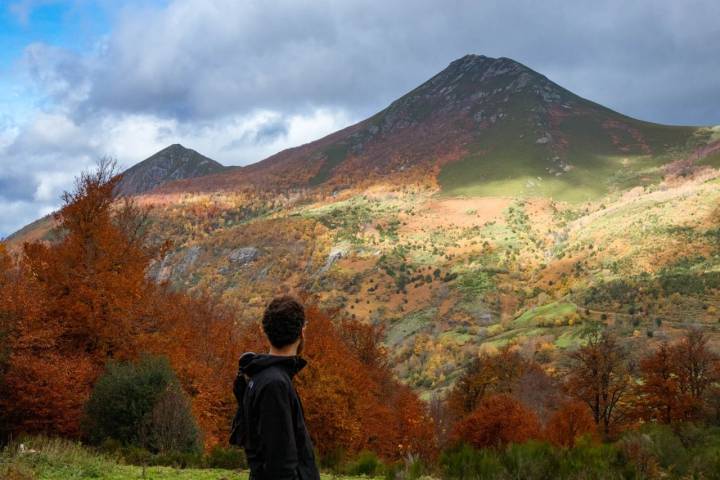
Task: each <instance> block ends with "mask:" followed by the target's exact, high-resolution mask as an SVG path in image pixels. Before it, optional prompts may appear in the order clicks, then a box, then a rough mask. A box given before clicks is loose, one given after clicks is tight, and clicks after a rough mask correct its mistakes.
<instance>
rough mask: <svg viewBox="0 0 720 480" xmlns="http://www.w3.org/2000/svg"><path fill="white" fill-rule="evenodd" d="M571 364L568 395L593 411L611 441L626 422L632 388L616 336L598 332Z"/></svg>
mask: <svg viewBox="0 0 720 480" xmlns="http://www.w3.org/2000/svg"><path fill="white" fill-rule="evenodd" d="M568 360H569V367H568V371H567V375H566V377H567V381H566V387H567V390H568V392H569V394H570V395H572V396H573V397H575V398H576V399H578V400H580V401H582V402H584V403H585V404H587V406H588V407H590V411H591V412H592V416H593V419H594V421H595V423H596V425H598V427H599V428H600V430H601V432H602V434H603V435H604V436H605V437H606V438H608V437H609V436H610V435H611V434H612V433H613V431H614V429H615V427H616V426H617V425H618V423H619V422H620V421H622V419H623V415H624V412H623V411H622V401H623V400H625V397H626V395H627V394H628V392H629V390H630V386H631V377H630V373H629V369H628V365H627V354H626V353H625V351H624V350H623V348H622V347H621V346H620V344H619V343H618V341H617V339H616V337H615V336H614V335H612V334H611V333H610V332H608V331H606V330H603V331H598V330H596V331H593V332H591V333H590V335H588V338H587V343H586V344H585V345H584V346H582V347H580V348H578V349H577V350H575V351H574V352H571V353H570V354H569V355H568Z"/></svg>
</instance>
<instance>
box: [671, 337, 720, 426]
mask: <svg viewBox="0 0 720 480" xmlns="http://www.w3.org/2000/svg"><path fill="white" fill-rule="evenodd" d="M672 356H673V361H674V363H675V365H676V369H677V379H678V384H679V389H680V392H681V393H682V394H684V395H687V396H688V397H689V399H690V405H689V410H690V414H691V416H692V418H700V417H701V416H702V415H703V414H704V410H705V408H706V404H707V401H708V398H707V396H708V393H709V392H710V391H711V389H712V387H713V386H717V384H718V383H719V382H720V376H719V375H718V373H720V372H719V371H718V364H719V363H720V357H719V356H718V354H717V353H715V352H713V351H712V350H710V348H709V347H708V338H707V335H705V333H704V332H703V331H702V330H700V329H690V330H689V331H688V332H687V333H686V334H685V335H684V336H683V338H682V339H681V340H680V341H679V342H678V343H677V344H675V345H674V346H673V348H672Z"/></svg>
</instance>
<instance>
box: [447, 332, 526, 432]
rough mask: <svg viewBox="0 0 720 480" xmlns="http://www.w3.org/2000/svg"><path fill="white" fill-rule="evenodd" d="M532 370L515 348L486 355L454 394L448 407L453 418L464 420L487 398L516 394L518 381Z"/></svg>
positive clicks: (483, 355)
mask: <svg viewBox="0 0 720 480" xmlns="http://www.w3.org/2000/svg"><path fill="white" fill-rule="evenodd" d="M529 366H530V363H529V362H528V361H527V360H525V359H524V358H523V357H522V355H520V353H519V352H518V351H516V350H515V349H514V348H513V346H512V345H506V346H504V347H503V348H501V349H500V351H499V352H498V353H497V354H494V355H490V354H487V353H483V354H482V355H481V356H480V357H478V358H476V359H474V360H473V362H472V363H471V364H470V365H469V366H468V368H467V369H466V370H465V373H464V374H463V375H462V376H461V377H460V378H459V379H458V381H457V383H456V384H455V386H454V387H453V389H452V390H451V391H450V394H449V395H448V399H447V405H448V409H449V411H450V413H451V415H452V416H454V417H455V418H456V419H461V418H463V417H464V416H466V415H468V414H470V413H471V412H473V411H474V410H475V409H476V408H477V406H478V405H479V404H480V402H481V401H482V400H483V398H484V397H485V396H486V395H489V394H496V393H507V394H509V393H512V391H513V388H514V387H515V386H516V383H517V379H518V378H520V376H521V375H522V374H523V373H524V372H525V371H527V370H528V368H529Z"/></svg>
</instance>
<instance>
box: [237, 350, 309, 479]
mask: <svg viewBox="0 0 720 480" xmlns="http://www.w3.org/2000/svg"><path fill="white" fill-rule="evenodd" d="M306 364H307V362H306V361H305V360H303V359H302V358H300V357H297V356H294V357H282V356H276V355H256V354H254V353H246V354H244V355H243V356H242V357H241V358H240V369H239V372H238V378H237V380H236V381H235V386H234V391H235V396H236V397H237V399H238V411H237V414H236V415H235V419H234V420H233V433H232V435H231V439H230V441H231V443H234V444H238V445H241V446H242V447H244V448H245V454H246V455H247V459H248V464H249V466H250V478H251V479H252V480H319V479H320V474H319V473H318V470H317V466H316V465H315V454H314V452H313V444H312V440H311V439H310V435H309V434H308V431H307V428H306V427H305V416H304V414H303V408H302V403H300V397H298V394H297V392H296V391H295V388H294V387H293V384H292V377H293V376H295V374H296V373H297V372H299V371H300V370H301V369H302V368H303V367H304V366H305V365H306Z"/></svg>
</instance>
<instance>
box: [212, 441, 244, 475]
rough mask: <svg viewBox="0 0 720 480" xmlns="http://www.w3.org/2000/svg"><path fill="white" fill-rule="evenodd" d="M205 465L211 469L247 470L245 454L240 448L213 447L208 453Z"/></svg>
mask: <svg viewBox="0 0 720 480" xmlns="http://www.w3.org/2000/svg"><path fill="white" fill-rule="evenodd" d="M205 463H206V465H207V466H208V467H210V468H224V469H227V470H238V469H241V468H247V459H246V458H245V452H244V451H243V450H242V449H240V448H235V447H230V448H223V447H220V446H215V447H213V449H212V450H210V453H208V455H207V458H206V459H205Z"/></svg>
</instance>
